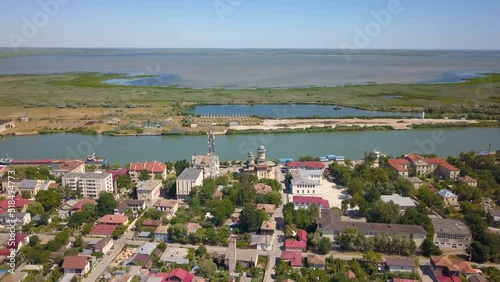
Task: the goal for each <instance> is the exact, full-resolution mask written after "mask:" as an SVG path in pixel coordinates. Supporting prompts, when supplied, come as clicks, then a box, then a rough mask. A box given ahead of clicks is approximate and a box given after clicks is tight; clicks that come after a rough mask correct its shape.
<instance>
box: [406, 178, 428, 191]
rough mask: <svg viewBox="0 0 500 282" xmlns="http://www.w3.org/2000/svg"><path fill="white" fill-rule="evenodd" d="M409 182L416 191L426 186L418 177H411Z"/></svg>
mask: <svg viewBox="0 0 500 282" xmlns="http://www.w3.org/2000/svg"><path fill="white" fill-rule="evenodd" d="M408 181H410V183H411V185H412V186H413V188H415V189H418V188H420V186H422V185H424V181H422V180H421V179H420V178H418V177H409V178H408Z"/></svg>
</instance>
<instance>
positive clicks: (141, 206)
mask: <svg viewBox="0 0 500 282" xmlns="http://www.w3.org/2000/svg"><path fill="white" fill-rule="evenodd" d="M129 209H130V211H131V212H132V213H137V212H139V211H143V210H145V209H146V203H145V202H144V200H125V201H122V202H120V203H119V204H118V206H116V208H115V209H114V211H113V213H114V214H116V215H125V213H126V212H127V210H129Z"/></svg>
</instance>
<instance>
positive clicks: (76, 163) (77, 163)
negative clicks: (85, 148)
mask: <svg viewBox="0 0 500 282" xmlns="http://www.w3.org/2000/svg"><path fill="white" fill-rule="evenodd" d="M82 164H84V162H83V161H79V160H73V161H67V162H65V163H63V164H62V165H60V166H58V167H57V169H65V170H68V171H72V170H74V169H76V168H77V167H79V166H81V165H82Z"/></svg>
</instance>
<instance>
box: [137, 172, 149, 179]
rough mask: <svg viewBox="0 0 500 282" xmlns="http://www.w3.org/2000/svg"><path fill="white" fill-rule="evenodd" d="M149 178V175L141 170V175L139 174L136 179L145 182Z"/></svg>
mask: <svg viewBox="0 0 500 282" xmlns="http://www.w3.org/2000/svg"><path fill="white" fill-rule="evenodd" d="M150 178H151V176H150V175H149V172H148V170H147V169H143V170H141V173H140V174H139V177H138V178H137V179H139V180H140V181H146V180H148V179H150Z"/></svg>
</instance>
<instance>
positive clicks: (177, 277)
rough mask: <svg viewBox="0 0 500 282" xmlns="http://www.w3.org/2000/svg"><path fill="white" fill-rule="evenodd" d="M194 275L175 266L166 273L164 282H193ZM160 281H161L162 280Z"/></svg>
mask: <svg viewBox="0 0 500 282" xmlns="http://www.w3.org/2000/svg"><path fill="white" fill-rule="evenodd" d="M194 278H195V275H194V274H192V273H189V272H187V271H185V270H184V269H182V268H176V269H174V270H171V271H170V272H169V273H167V275H166V276H165V280H163V281H165V282H170V281H173V282H194V281H193V280H194ZM163 281H162V282H163Z"/></svg>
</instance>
